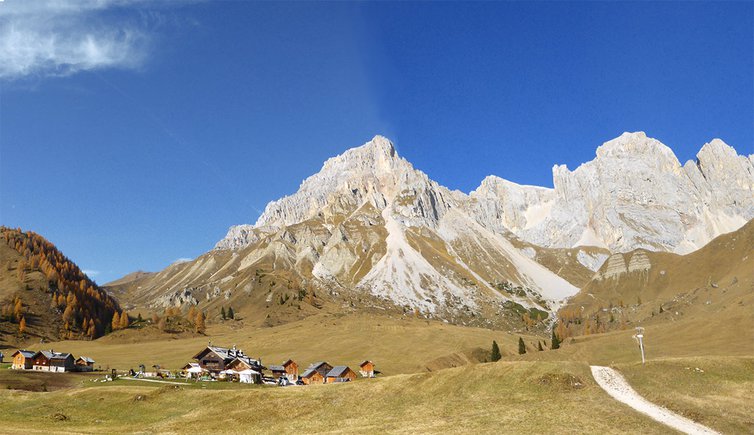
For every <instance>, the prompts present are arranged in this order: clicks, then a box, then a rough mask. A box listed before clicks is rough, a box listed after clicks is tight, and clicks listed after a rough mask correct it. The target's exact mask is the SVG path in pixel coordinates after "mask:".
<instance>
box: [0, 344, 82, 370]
mask: <svg viewBox="0 0 754 435" xmlns="http://www.w3.org/2000/svg"><path fill="white" fill-rule="evenodd" d="M12 356H13V363H12V365H11V368H12V369H14V370H34V371H38V372H55V373H63V372H76V371H92V370H94V360H93V359H91V358H88V357H79V359H78V360H76V359H74V358H73V355H71V354H70V353H62V352H55V351H53V350H52V349H50V350H40V351H37V352H34V351H31V350H24V349H21V350H17V351H16V352H14V353H13V355H12Z"/></svg>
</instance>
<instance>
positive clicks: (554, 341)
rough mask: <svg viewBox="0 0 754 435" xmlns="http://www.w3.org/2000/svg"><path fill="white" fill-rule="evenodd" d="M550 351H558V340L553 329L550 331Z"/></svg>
mask: <svg viewBox="0 0 754 435" xmlns="http://www.w3.org/2000/svg"><path fill="white" fill-rule="evenodd" d="M550 349H553V350H554V349H560V339H559V338H558V334H556V333H555V329H554V328H553V330H552V342H551V344H550Z"/></svg>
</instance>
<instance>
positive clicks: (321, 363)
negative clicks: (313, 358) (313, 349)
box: [309, 361, 330, 369]
mask: <svg viewBox="0 0 754 435" xmlns="http://www.w3.org/2000/svg"><path fill="white" fill-rule="evenodd" d="M324 364H327V362H325V361H317V362H315V363H311V365H309V368H310V369H318V368H320V367H321V366H323V365H324ZM327 365H328V366H329V365H330V364H327Z"/></svg>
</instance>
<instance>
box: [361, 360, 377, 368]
mask: <svg viewBox="0 0 754 435" xmlns="http://www.w3.org/2000/svg"><path fill="white" fill-rule="evenodd" d="M369 363H372V364H374V363H373V362H372V361H369V360H366V361H364V362H362V363H361V364H359V367H364V366H365V365H366V364H369Z"/></svg>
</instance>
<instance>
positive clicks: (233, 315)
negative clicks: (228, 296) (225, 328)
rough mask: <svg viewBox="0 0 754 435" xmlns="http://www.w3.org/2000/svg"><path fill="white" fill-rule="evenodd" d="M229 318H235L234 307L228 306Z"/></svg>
mask: <svg viewBox="0 0 754 435" xmlns="http://www.w3.org/2000/svg"><path fill="white" fill-rule="evenodd" d="M228 318H229V319H235V318H236V315H235V314H234V313H233V307H229V308H228Z"/></svg>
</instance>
